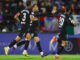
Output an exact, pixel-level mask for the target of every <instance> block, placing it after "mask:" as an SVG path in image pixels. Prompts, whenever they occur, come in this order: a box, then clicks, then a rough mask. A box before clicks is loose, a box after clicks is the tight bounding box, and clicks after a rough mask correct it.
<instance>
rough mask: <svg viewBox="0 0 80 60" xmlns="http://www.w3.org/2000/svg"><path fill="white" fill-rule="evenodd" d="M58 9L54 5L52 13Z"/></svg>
mask: <svg viewBox="0 0 80 60" xmlns="http://www.w3.org/2000/svg"><path fill="white" fill-rule="evenodd" d="M56 11H57V7H56V6H54V7H53V9H52V12H51V13H52V14H54V13H55V12H56Z"/></svg>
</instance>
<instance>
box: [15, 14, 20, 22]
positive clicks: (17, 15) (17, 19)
mask: <svg viewBox="0 0 80 60" xmlns="http://www.w3.org/2000/svg"><path fill="white" fill-rule="evenodd" d="M14 19H15V20H16V21H17V22H19V23H20V19H19V14H16V15H15V16H14Z"/></svg>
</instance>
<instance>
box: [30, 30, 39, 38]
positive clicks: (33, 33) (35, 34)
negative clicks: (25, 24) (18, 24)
mask: <svg viewBox="0 0 80 60" xmlns="http://www.w3.org/2000/svg"><path fill="white" fill-rule="evenodd" d="M29 33H30V34H31V37H32V38H34V37H37V36H38V34H37V32H36V31H35V30H34V29H31V30H30V32H29Z"/></svg>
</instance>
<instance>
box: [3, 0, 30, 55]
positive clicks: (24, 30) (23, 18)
mask: <svg viewBox="0 0 80 60" xmlns="http://www.w3.org/2000/svg"><path fill="white" fill-rule="evenodd" d="M30 13H31V1H27V3H26V8H25V9H24V10H22V11H21V12H19V13H17V14H16V15H15V17H14V18H15V19H16V20H17V21H18V22H19V23H20V24H21V25H22V27H21V31H20V33H19V35H18V36H17V37H16V39H15V40H13V41H12V42H11V43H10V45H9V46H8V47H5V48H4V50H5V55H7V54H8V51H9V49H10V48H11V47H13V45H15V44H16V43H17V42H19V41H20V40H21V39H22V37H23V35H24V34H26V39H28V40H30V39H31V38H30V34H29V33H28V30H29V28H28V27H29V22H30V17H29V16H30ZM19 18H20V19H19ZM28 42H29V41H26V43H27V44H28ZM26 47H27V46H25V49H26Z"/></svg>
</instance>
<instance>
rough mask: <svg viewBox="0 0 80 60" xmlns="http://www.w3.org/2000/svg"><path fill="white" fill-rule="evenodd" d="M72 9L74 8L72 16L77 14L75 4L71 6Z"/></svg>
mask: <svg viewBox="0 0 80 60" xmlns="http://www.w3.org/2000/svg"><path fill="white" fill-rule="evenodd" d="M71 8H72V14H76V9H75V4H74V3H72V4H71Z"/></svg>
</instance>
